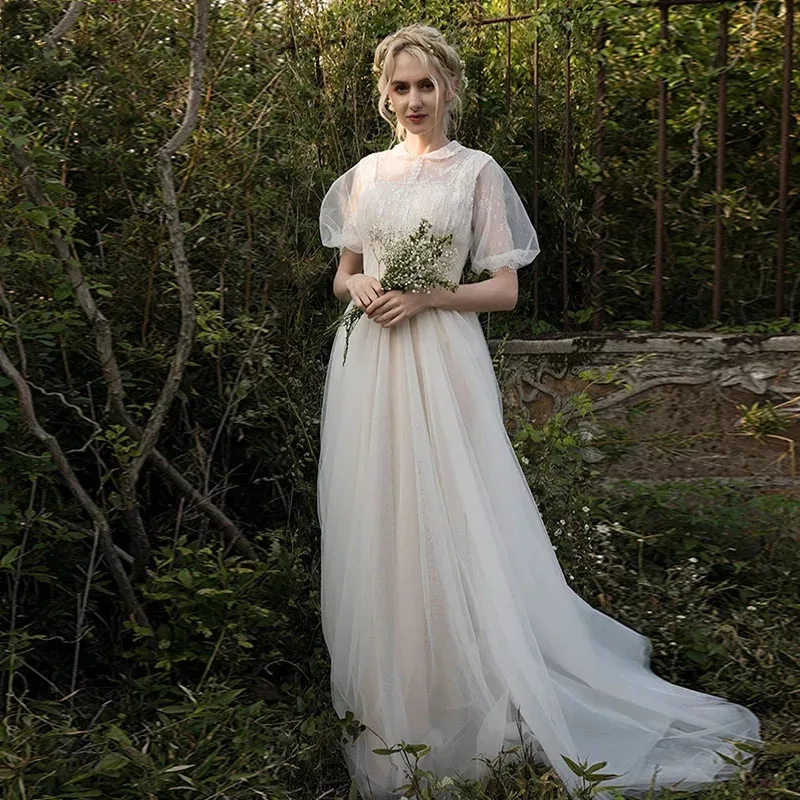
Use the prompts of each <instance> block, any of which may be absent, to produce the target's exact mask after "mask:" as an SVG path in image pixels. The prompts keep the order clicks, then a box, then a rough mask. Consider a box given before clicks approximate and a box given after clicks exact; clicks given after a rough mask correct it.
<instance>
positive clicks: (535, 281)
mask: <svg viewBox="0 0 800 800" xmlns="http://www.w3.org/2000/svg"><path fill="white" fill-rule="evenodd" d="M533 8H534V11H535V12H536V36H535V37H534V40H533V208H532V211H533V227H534V228H536V230H537V231H538V230H539V16H538V15H539V0H536V2H535V3H534V7H533ZM531 272H532V274H533V278H532V279H533V321H534V323H536V322H538V321H539V268H538V266H537V265H536V262H534V266H533V269H532V270H531Z"/></svg>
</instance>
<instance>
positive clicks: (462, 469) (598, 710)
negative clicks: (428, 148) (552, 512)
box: [317, 142, 759, 800]
mask: <svg viewBox="0 0 800 800" xmlns="http://www.w3.org/2000/svg"><path fill="white" fill-rule="evenodd" d="M422 218H427V219H429V220H430V221H431V222H432V224H433V226H434V232H435V233H446V232H452V233H453V235H454V243H455V245H456V247H457V248H458V252H459V263H457V264H454V265H453V276H452V277H453V278H454V279H457V278H459V277H460V274H461V271H462V270H463V267H464V265H465V263H466V259H467V257H468V256H469V257H470V259H471V263H472V268H473V269H474V270H475V271H476V272H479V271H482V270H484V269H487V270H490V271H496V270H498V269H503V268H510V269H518V268H519V267H520V266H523V265H525V264H527V263H530V262H531V261H532V260H533V259H534V258H535V256H536V253H537V251H538V243H537V240H536V234H535V232H534V230H533V227H532V226H531V224H530V221H529V220H528V217H527V215H526V214H525V211H524V208H523V206H522V203H521V202H520V200H519V197H518V195H517V193H516V192H515V191H514V188H513V186H511V183H510V181H509V179H508V177H507V176H506V175H505V173H504V171H503V170H502V169H501V168H500V166H499V165H498V164H497V163H496V162H495V161H494V160H493V159H492V158H491V157H490V156H488V155H487V154H485V153H482V152H480V151H476V150H470V149H468V148H465V147H463V146H462V145H460V144H459V143H458V142H450V143H449V144H448V145H446V146H445V147H443V148H441V149H439V150H436V151H434V152H432V153H428V154H425V155H423V156H421V157H414V156H411V155H409V154H408V152H407V151H406V150H405V148H404V145H403V144H402V143H401V144H400V145H398V146H396V147H394V148H392V149H391V150H387V151H384V152H381V153H375V154H372V155H369V156H367V157H366V158H364V159H362V161H360V162H359V163H358V164H357V165H356V166H355V167H353V168H352V169H351V170H349V171H348V172H347V173H345V174H344V175H342V176H341V177H340V178H338V179H337V181H336V182H335V183H334V184H333V185H332V186H331V188H330V190H329V191H328V193H327V194H326V196H325V199H324V200H323V203H322V207H321V211H320V230H321V234H322V241H323V243H324V244H326V245H327V246H330V247H338V248H347V249H351V250H354V251H356V252H363V253H364V271H365V272H366V273H367V274H372V275H375V276H376V277H380V276H379V274H378V270H379V268H380V264H379V260H378V259H377V258H376V254H375V252H374V250H373V248H372V246H371V244H370V237H369V232H370V229H371V228H372V226H374V225H378V226H391V227H393V228H395V229H400V230H404V229H406V228H408V229H412V228H414V227H416V225H417V224H418V222H419V220H420V219H422ZM344 334H345V331H344V328H343V326H340V328H339V330H338V331H337V333H336V336H335V338H334V342H333V348H332V351H331V356H330V362H329V364H328V371H327V376H326V380H325V390H324V396H323V404H322V418H321V430H320V435H321V448H320V463H319V472H318V496H317V497H318V513H319V519H320V526H321V531H322V545H321V546H322V595H321V602H322V625H323V633H324V636H325V641H326V644H327V646H328V649H329V651H330V655H331V690H332V697H333V704H334V707H335V709H336V711H337V713H338V714H339V715H340V716H344V715H345V713H346V712H347V711H352V713H353V714H354V715H355V717H356V718H357V719H358V720H360V721H361V722H363V723H364V724H365V725H367V726H368V730H366V731H365V732H363V733H362V734H361V735H360V736H359V737H358V738H357V739H356V740H355V741H354V742H352V743H349V744H347V745H346V746H345V755H346V758H347V761H348V764H349V767H350V770H351V772H352V774H353V776H354V777H355V779H356V781H357V784H358V786H359V790H360V792H361V794H362V796H363V797H365V798H367V797H375V798H378V799H379V800H383V799H384V798H392V797H397V796H399V795H398V794H397V793H396V792H395V791H394V790H395V789H396V788H397V787H398V786H400V785H402V784H403V783H405V782H406V780H405V775H404V769H403V762H402V760H401V759H400V757H399V756H396V755H395V756H391V757H389V756H385V755H377V754H375V753H374V752H373V750H374V749H375V748H380V747H385V746H387V745H393V744H395V743H398V742H400V741H405V742H409V743H421V742H424V743H425V744H428V745H429V746H430V747H431V751H430V752H429V753H428V754H427V755H426V756H425V757H424V758H423V759H422V761H421V762H420V766H421V767H422V768H424V769H429V770H431V771H433V772H434V773H435V774H436V775H438V776H439V777H444V776H447V775H450V776H455V775H462V776H464V777H470V778H478V777H482V776H484V775H485V766H484V765H483V763H482V762H481V761H480V760H478V757H479V756H486V757H492V756H494V755H496V754H497V753H498V752H499V751H500V750H501V749H502V748H503V747H504V746H509V745H513V744H515V743H518V742H519V735H518V730H517V724H516V720H517V719H519V722H520V726H521V728H522V735H523V738H524V739H526V741H527V742H529V743H530V744H531V746H532V747H533V748H534V749H535V750H536V752H537V753H538V755H539V758H541V760H542V761H543V762H544V763H547V764H551V765H552V766H553V768H554V769H555V770H556V771H557V773H558V774H559V776H560V777H561V778H562V779H563V780H564V782H565V783H566V785H567V786H568V788H569V789H570V790H571V791H573V792H576V791H577V787H578V784H579V781H578V779H576V777H575V776H574V775H573V774H572V773H571V772H570V770H569V769H568V768H567V766H566V762H565V761H564V759H563V758H562V756H567V757H569V758H571V759H573V760H575V761H581V760H587V759H588V760H589V761H590V762H597V761H607V762H608V765H607V767H606V769H604V772H611V773H616V774H618V775H620V776H621V777H620V778H619V779H618V780H616V781H614V784H615V785H618V786H622V787H624V790H625V792H626V793H627V794H628V795H630V796H633V797H644V796H645V795H646V794H647V792H648V789H649V787H650V784H651V781H654V785H655V786H656V787H661V786H672V785H675V784H676V783H678V784H679V785H680V788H682V789H685V790H695V789H699V788H702V787H704V786H706V785H707V784H709V783H712V782H714V781H718V780H723V779H726V778H729V777H731V776H732V775H733V774H734V773H735V768H734V767H733V766H731V765H730V764H728V763H726V762H725V760H724V759H722V758H721V757H720V756H719V754H718V753H724V754H727V755H731V754H733V753H734V749H733V746H732V745H731V744H730V743H728V742H727V741H726V739H734V740H743V741H750V742H757V741H759V723H758V719H757V718H756V717H755V716H754V715H753V713H752V712H750V711H749V710H748V709H746V708H744V707H743V706H740V705H737V704H735V703H731V702H729V701H726V700H724V699H722V698H719V697H714V696H711V695H708V694H703V693H701V692H697V691H693V690H691V689H688V688H683V687H680V686H676V685H673V684H670V683H668V682H666V681H664V680H662V679H661V678H659V677H657V676H656V675H655V674H654V673H653V672H652V671H651V670H650V667H649V654H650V644H649V641H648V640H647V639H646V638H645V637H643V636H641V635H640V634H638V633H636V632H635V631H633V630H631V629H629V628H627V627H625V626H624V625H622V624H620V623H618V622H616V621H615V620H613V619H611V618H610V617H608V616H606V615H604V614H602V613H600V612H599V611H597V610H596V609H594V608H592V607H591V606H589V605H588V604H587V603H585V602H584V601H583V600H582V599H581V598H580V597H579V596H578V595H577V594H575V592H573V591H572V590H571V589H570V587H569V585H568V584H567V582H566V580H565V578H564V575H563V573H562V571H561V568H560V566H559V564H558V561H557V559H556V556H555V553H554V552H553V548H552V545H551V543H550V541H549V538H548V535H547V532H546V530H545V528H544V525H543V522H542V518H541V516H540V514H539V510H538V508H537V506H536V502H535V500H534V498H533V496H532V495H531V492H530V489H529V487H528V484H527V482H526V480H525V476H524V474H523V472H522V470H521V468H520V466H519V463H518V462H517V458H516V455H515V453H514V450H513V447H512V445H511V442H510V441H509V438H508V435H507V433H506V430H505V426H504V422H503V409H502V403H501V395H500V389H499V386H498V384H497V380H496V378H495V374H494V370H493V367H492V361H491V356H490V353H489V350H488V347H487V344H486V340H485V338H484V336H483V331H482V329H481V326H480V322H479V320H478V317H477V315H476V314H475V313H473V312H460V311H451V310H445V309H437V308H431V309H427V310H425V311H423V312H421V313H419V314H417V315H416V316H414V317H412V318H411V319H408V320H405V321H404V322H403V323H401V324H400V325H398V326H396V327H393V328H384V327H382V326H381V325H380V324H378V323H376V322H374V321H372V320H370V319H369V318H368V317H362V318H361V319H360V320H359V322H358V323H357V324H356V326H355V328H354V329H353V331H352V334H351V338H350V345H349V347H350V349H349V353H348V357H347V360H346V362H345V364H342V355H343V349H344V344H345V341H344V340H345V335H344Z"/></svg>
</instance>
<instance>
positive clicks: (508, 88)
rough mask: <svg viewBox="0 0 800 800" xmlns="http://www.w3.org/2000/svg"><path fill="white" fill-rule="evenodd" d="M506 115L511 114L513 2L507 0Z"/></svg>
mask: <svg viewBox="0 0 800 800" xmlns="http://www.w3.org/2000/svg"><path fill="white" fill-rule="evenodd" d="M506 16H507V17H508V21H507V22H506V113H507V114H509V115H510V114H511V0H506Z"/></svg>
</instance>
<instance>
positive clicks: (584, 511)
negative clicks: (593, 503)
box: [581, 506, 589, 514]
mask: <svg viewBox="0 0 800 800" xmlns="http://www.w3.org/2000/svg"><path fill="white" fill-rule="evenodd" d="M581 511H583V513H584V514H588V513H589V506H584V507H583V508H582V509H581Z"/></svg>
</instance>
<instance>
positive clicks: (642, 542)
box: [636, 539, 644, 544]
mask: <svg viewBox="0 0 800 800" xmlns="http://www.w3.org/2000/svg"><path fill="white" fill-rule="evenodd" d="M636 541H637V542H639V544H644V539H637V540H636Z"/></svg>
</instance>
